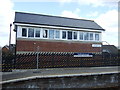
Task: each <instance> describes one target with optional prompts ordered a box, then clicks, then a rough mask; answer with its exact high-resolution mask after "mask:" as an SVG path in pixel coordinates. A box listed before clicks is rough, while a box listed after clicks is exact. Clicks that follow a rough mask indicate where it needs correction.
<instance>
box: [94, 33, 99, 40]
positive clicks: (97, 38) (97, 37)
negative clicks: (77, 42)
mask: <svg viewBox="0 0 120 90" xmlns="http://www.w3.org/2000/svg"><path fill="white" fill-rule="evenodd" d="M95 40H97V41H99V34H98V33H96V34H95Z"/></svg>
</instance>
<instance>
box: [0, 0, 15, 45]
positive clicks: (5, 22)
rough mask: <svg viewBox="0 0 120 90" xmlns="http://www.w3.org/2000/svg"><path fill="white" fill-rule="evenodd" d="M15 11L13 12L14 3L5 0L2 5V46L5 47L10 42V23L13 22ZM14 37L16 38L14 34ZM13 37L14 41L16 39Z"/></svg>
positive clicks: (0, 30) (0, 6)
mask: <svg viewBox="0 0 120 90" xmlns="http://www.w3.org/2000/svg"><path fill="white" fill-rule="evenodd" d="M13 18H14V11H13V3H12V2H11V1H10V0H3V1H1V3H0V46H4V45H6V44H8V42H9V31H10V23H12V22H13ZM12 36H13V37H14V36H15V35H14V33H13V32H12ZM13 37H12V40H11V41H13V42H12V43H14V42H15V39H14V38H13Z"/></svg>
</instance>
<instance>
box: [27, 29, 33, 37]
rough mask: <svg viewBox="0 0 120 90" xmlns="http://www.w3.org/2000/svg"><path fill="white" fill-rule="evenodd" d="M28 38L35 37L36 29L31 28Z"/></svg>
mask: <svg viewBox="0 0 120 90" xmlns="http://www.w3.org/2000/svg"><path fill="white" fill-rule="evenodd" d="M28 37H34V29H33V28H29V30H28Z"/></svg>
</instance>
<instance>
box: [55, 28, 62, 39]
mask: <svg viewBox="0 0 120 90" xmlns="http://www.w3.org/2000/svg"><path fill="white" fill-rule="evenodd" d="M57 31H59V38H56V36H57V34H56V32H57ZM60 32H61V31H60V30H55V31H54V34H55V35H54V36H55V37H54V39H58V40H59V39H60Z"/></svg>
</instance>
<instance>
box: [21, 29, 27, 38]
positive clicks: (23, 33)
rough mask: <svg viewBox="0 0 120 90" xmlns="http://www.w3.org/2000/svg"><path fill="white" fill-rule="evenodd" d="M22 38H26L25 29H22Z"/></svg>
mask: <svg viewBox="0 0 120 90" xmlns="http://www.w3.org/2000/svg"><path fill="white" fill-rule="evenodd" d="M22 36H23V37H26V36H27V29H26V28H22Z"/></svg>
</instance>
